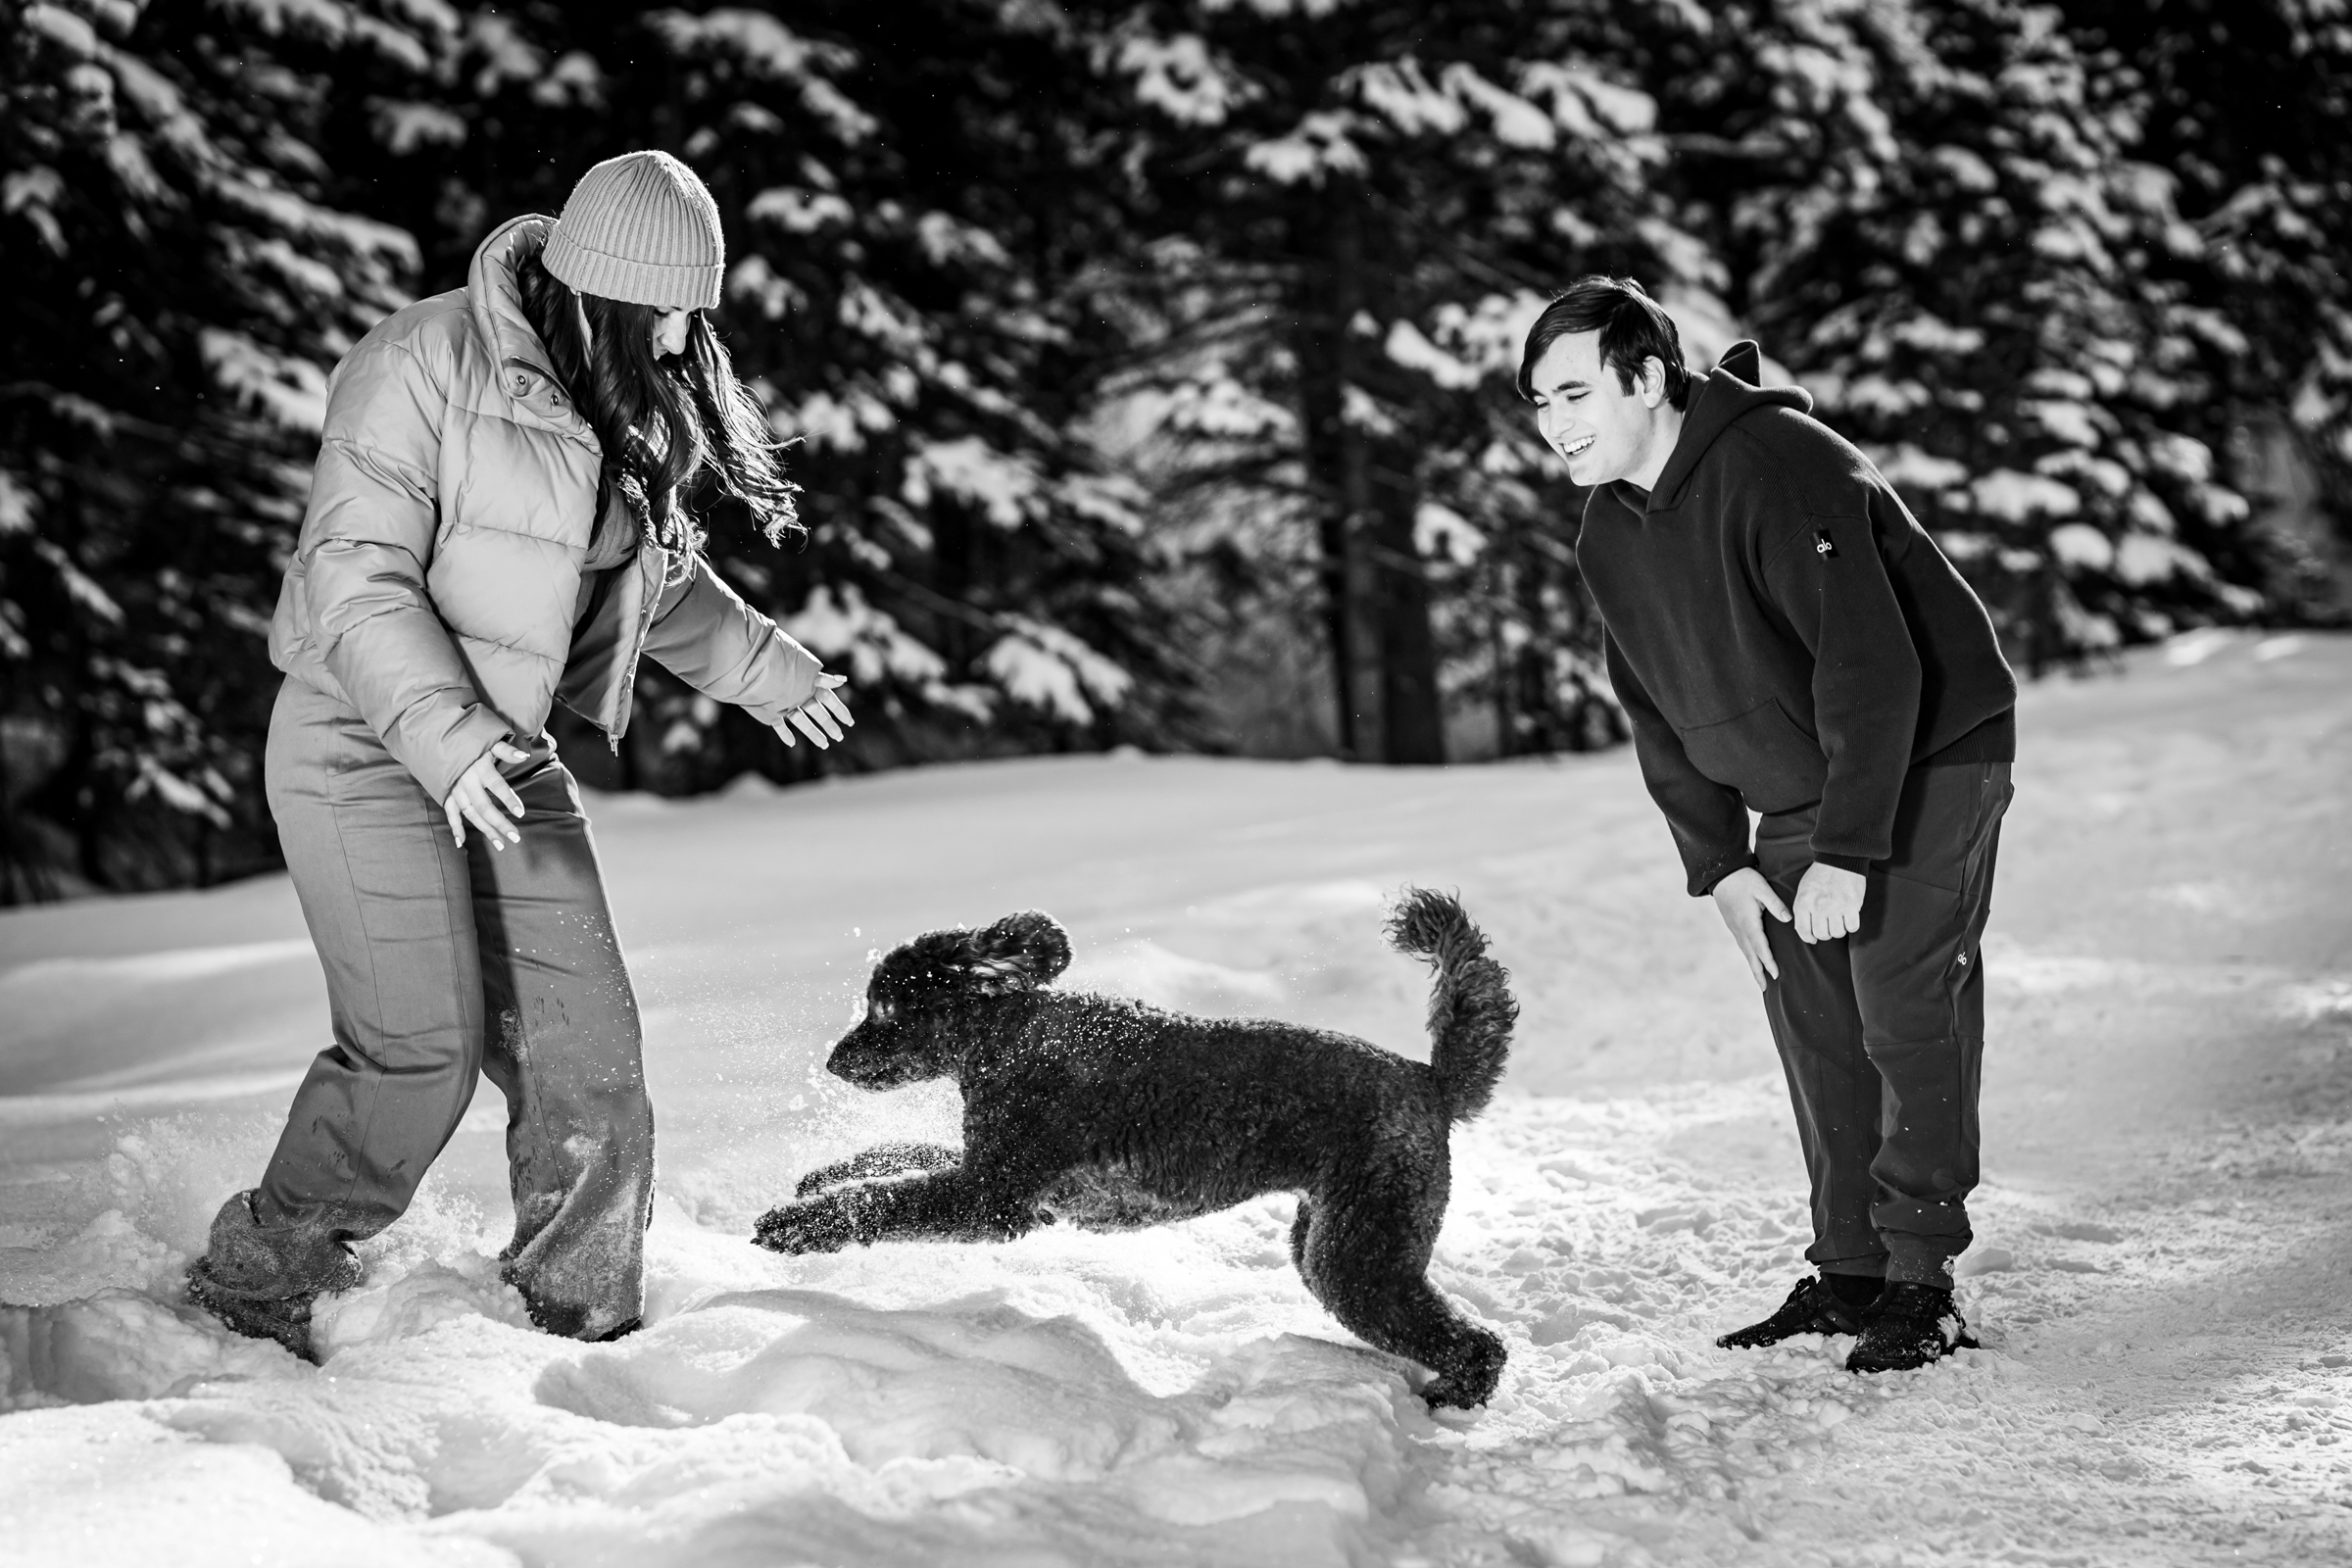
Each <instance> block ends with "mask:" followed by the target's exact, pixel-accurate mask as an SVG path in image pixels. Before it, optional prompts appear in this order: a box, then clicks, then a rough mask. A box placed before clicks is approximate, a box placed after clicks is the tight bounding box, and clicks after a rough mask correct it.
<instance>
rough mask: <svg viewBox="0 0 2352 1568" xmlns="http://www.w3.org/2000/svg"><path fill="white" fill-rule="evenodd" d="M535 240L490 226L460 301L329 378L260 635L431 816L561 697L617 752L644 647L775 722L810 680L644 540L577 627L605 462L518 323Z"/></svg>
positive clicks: (418, 319) (388, 329) (795, 660)
mask: <svg viewBox="0 0 2352 1568" xmlns="http://www.w3.org/2000/svg"><path fill="white" fill-rule="evenodd" d="M549 227H550V221H549V220H547V219H545V218H539V217H524V218H517V219H515V220H512V221H508V222H506V223H504V224H501V225H500V226H499V227H498V228H496V229H494V230H492V231H491V233H490V234H489V236H488V237H487V238H485V239H484V240H483V241H482V243H481V245H480V247H479V248H478V249H477V250H476V251H475V252H474V256H473V263H472V266H471V268H470V269H469V270H468V272H467V275H466V286H465V287H464V288H462V289H453V290H451V291H449V292H448V293H445V294H437V295H434V296H433V297H431V298H430V299H424V300H419V301H417V303H416V304H414V305H411V306H409V307H407V308H406V309H404V310H401V311H398V312H396V313H394V314H393V315H392V316H390V317H387V318H386V319H384V320H383V321H381V322H379V323H378V324H377V325H376V326H375V328H374V329H373V330H372V331H370V332H368V335H367V336H366V337H364V338H362V339H361V340H360V342H359V343H358V344H357V345H355V346H354V347H353V349H352V350H351V352H350V353H349V354H347V355H345V356H344V358H343V362H342V363H341V364H340V365H338V366H337V367H336V368H335V373H334V376H333V378H332V379H331V380H330V381H329V383H328V389H327V410H326V419H325V425H324V429H323V432H322V436H321V440H320V443H319V463H318V466H317V468H316V470H315V471H314V473H313V476H312V481H311V498H310V505H309V508H308V510H307V511H306V513H305V515H304V517H303V525H302V535H301V539H300V541H299V543H298V545H297V547H296V551H295V556H294V560H293V561H292V563H291V564H289V565H288V566H287V568H286V576H285V581H284V584H283V586H282V587H281V589H280V591H279V595H278V604H277V613H276V615H275V617H274V619H273V620H272V622H271V625H270V658H271V661H272V662H274V663H276V665H277V667H278V668H280V669H282V670H284V671H286V672H287V673H288V674H290V675H293V676H295V677H296V678H298V679H300V680H303V681H305V682H307V683H308V684H310V685H312V686H314V687H316V688H317V689H319V691H321V692H324V693H326V694H327V695H328V696H331V697H336V698H340V699H342V700H343V701H345V702H347V703H349V704H351V705H352V706H353V707H354V708H356V709H357V710H358V711H360V712H361V714H362V715H363V716H365V717H366V718H367V720H368V723H369V725H370V726H371V727H372V728H374V730H375V731H376V733H377V734H378V735H380V736H381V737H382V738H383V741H384V744H385V746H386V748H387V749H388V750H390V751H391V753H392V754H393V756H395V757H397V758H399V759H400V760H401V761H402V762H403V763H404V764H405V765H406V766H407V767H408V768H409V770H410V771H411V772H412V773H414V774H416V776H417V782H418V783H419V784H421V785H422V786H423V788H424V790H425V792H426V793H427V794H428V795H430V796H431V797H432V798H433V799H434V800H435V801H440V800H442V799H444V798H445V797H446V796H447V795H448V793H449V790H450V788H451V787H452V786H453V785H454V784H455V783H456V782H457V779H458V777H459V775H460V774H462V773H464V772H465V770H466V768H467V767H468V766H470V765H471V764H472V763H473V761H474V760H475V759H477V758H479V757H480V756H481V755H482V753H483V752H485V751H487V750H488V749H489V748H490V746H491V745H492V744H493V743H494V742H496V741H499V740H501V739H504V738H508V737H515V736H520V737H529V736H535V735H538V734H539V733H541V732H542V731H543V730H544V728H545V727H546V723H547V717H548V713H549V711H550V710H551V709H552V707H553V705H554V703H555V701H556V700H557V698H558V697H559V695H560V696H561V697H562V699H563V701H564V704H565V705H566V706H567V707H570V708H572V709H573V710H575V711H578V712H580V713H581V714H583V715H584V716H585V717H587V718H589V719H590V720H591V721H593V722H595V723H596V724H597V725H598V726H599V727H601V728H603V729H604V730H605V731H606V733H608V734H609V735H612V736H613V737H614V738H616V739H617V737H618V736H619V735H620V734H621V733H622V731H623V730H625V728H626V727H627V724H628V714H629V691H630V688H631V685H632V684H633V681H634V676H635V671H636V664H637V658H638V655H639V654H640V653H641V652H643V653H651V654H653V655H654V656H655V657H656V658H657V659H658V660H660V661H661V662H662V663H664V664H666V665H668V666H669V667H670V668H671V669H672V670H673V671H674V672H675V673H677V674H678V675H679V676H680V677H681V678H682V679H684V680H685V681H687V683H688V684H690V685H693V686H695V687H696V688H697V689H698V690H701V691H703V692H704V693H705V694H706V695H709V696H711V697H714V698H716V699H718V700H719V701H722V702H730V703H735V704H738V705H740V706H742V707H744V708H746V709H749V710H750V711H752V712H753V713H754V714H755V715H756V716H758V717H759V718H760V719H761V720H762V721H764V722H768V723H774V722H776V721H778V720H780V719H781V718H782V717H783V715H784V714H785V713H786V712H788V711H790V710H792V709H794V708H798V707H800V706H801V705H802V704H804V703H806V702H808V701H809V698H810V697H811V696H813V695H814V692H815V679H816V674H817V672H818V670H819V668H820V667H821V666H820V665H819V664H818V662H817V661H816V659H815V657H814V656H813V655H811V654H809V652H808V651H807V650H806V649H804V648H802V647H801V646H800V645H799V644H798V643H795V642H793V641H792V640H791V639H790V638H788V637H786V636H785V635H784V634H783V633H782V632H780V631H778V630H777V629H776V627H775V625H774V624H773V623H772V622H771V621H769V620H768V619H767V618H766V617H765V616H763V615H761V614H760V613H758V612H756V611H753V610H752V609H751V608H750V607H748V606H746V605H745V604H744V603H743V602H742V601H741V599H739V598H738V597H737V596H736V595H735V593H734V591H733V590H732V589H730V588H729V587H728V586H727V585H726V584H725V582H724V581H722V580H721V579H720V578H719V577H718V575H717V574H716V572H715V571H713V570H712V569H711V564H710V563H709V562H708V561H705V560H703V559H701V558H699V557H698V558H696V559H695V560H693V561H691V562H677V561H673V560H672V558H670V557H669V556H668V555H666V554H665V553H664V552H663V551H662V550H660V549H658V548H656V547H654V546H653V545H651V544H650V543H649V544H647V545H646V546H644V547H643V548H641V549H640V550H639V551H638V552H637V556H636V559H635V560H634V561H633V562H631V563H630V564H627V565H624V566H621V567H618V568H616V570H615V575H614V583H613V591H611V592H608V593H605V594H603V595H601V596H599V599H598V602H597V609H596V612H595V613H594V614H593V615H592V616H591V618H590V620H589V622H588V623H587V624H586V625H584V626H580V627H577V628H575V627H574V625H573V618H574V615H575V613H577V611H578V608H579V604H580V598H581V594H580V584H581V573H582V564H583V562H585V560H586V559H587V554H588V543H589V537H590V535H591V533H592V532H593V525H594V522H595V511H596V498H597V493H598V480H599V477H600V475H601V473H602V469H603V464H604V457H603V452H602V449H601V448H600V447H599V445H598V443H597V439H596V433H595V431H594V430H593V429H592V428H591V427H590V426H589V423H588V421H587V419H586V418H585V417H582V415H581V413H580V411H579V410H578V408H577V407H576V406H574V405H573V403H572V402H571V400H570V399H569V398H568V397H567V396H566V395H565V394H564V389H563V388H562V386H561V385H560V384H559V383H558V382H557V380H556V378H555V376H554V375H553V373H552V372H551V371H550V369H549V368H548V367H549V364H550V361H549V357H548V354H547V350H546V347H545V345H543V344H542V343H541V342H540V341H539V336H538V333H537V332H536V331H534V330H533V329H532V327H531V324H530V319H529V318H528V317H527V316H526V315H525V314H524V313H523V309H522V295H521V288H520V284H519V281H518V279H517V275H516V270H517V268H519V267H520V265H521V264H522V263H523V262H524V261H525V260H526V259H527V258H528V257H530V256H531V255H533V254H534V253H535V252H536V251H537V250H538V249H539V247H541V246H542V245H544V244H545V243H546V241H547V234H548V230H549ZM614 504H616V505H617V504H618V503H617V502H615V503H614Z"/></svg>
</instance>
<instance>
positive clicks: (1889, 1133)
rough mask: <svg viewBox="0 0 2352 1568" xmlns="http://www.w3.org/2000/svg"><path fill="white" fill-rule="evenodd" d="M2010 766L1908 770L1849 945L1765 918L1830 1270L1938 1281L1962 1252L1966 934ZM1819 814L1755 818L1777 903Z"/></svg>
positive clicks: (1968, 1168) (1968, 1043)
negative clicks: (1805, 935)
mask: <svg viewBox="0 0 2352 1568" xmlns="http://www.w3.org/2000/svg"><path fill="white" fill-rule="evenodd" d="M2012 793H2013V791H2012V788H2011V785H2010V782H2009V764H2008V763H2007V762H1985V761H1976V762H1955V763H1949V764H1944V765H1925V766H1917V767H1914V768H1912V769H1911V770H1910V772H1909V773H1907V774H1906V775H1904V778H1903V789H1902V796H1901V803H1900V805H1899V806H1898V807H1897V809H1896V813H1895V821H1894V853H1893V855H1892V856H1891V857H1889V858H1887V859H1885V860H1881V861H1875V862H1873V863H1872V865H1871V867H1870V870H1869V873H1868V875H1869V879H1870V883H1869V889H1868V891H1867V893H1866V894H1865V896H1864V899H1863V905H1862V925H1861V929H1860V930H1859V931H1857V932H1856V933H1855V934H1854V935H1852V936H1850V937H1844V938H1838V939H1836V940H1833V941H1828V942H1819V943H1813V944H1807V943H1805V942H1804V941H1802V940H1800V939H1799V938H1798V937H1797V935H1796V932H1795V928H1794V927H1792V926H1789V925H1786V924H1784V923H1782V922H1780V921H1778V920H1774V919H1771V918H1770V917H1767V918H1766V919H1765V921H1764V926H1765V930H1766V932H1767V933H1768V934H1769V936H1770V939H1771V942H1772V955H1773V959H1774V961H1775V962H1776V963H1778V964H1779V965H1780V970H1781V974H1780V978H1779V979H1778V980H1775V981H1773V982H1772V983H1771V984H1770V985H1769V986H1767V987H1766V988H1765V993H1764V1010H1765V1012H1766V1013H1767V1014H1768V1015H1769V1016H1770V1018H1771V1020H1772V1033H1773V1038H1774V1040H1775V1041H1776V1043H1777V1044H1778V1045H1779V1046H1780V1051H1781V1063H1782V1065H1783V1067H1784V1068H1786V1069H1787V1071H1788V1074H1789V1096H1790V1098H1791V1099H1792V1100H1793V1101H1794V1102H1795V1103H1796V1125H1797V1133H1798V1136H1799V1138H1800V1139H1801V1140H1802V1142H1803V1144H1804V1150H1805V1168H1806V1170H1807V1172H1808V1173H1809V1174H1810V1175H1811V1177H1812V1181H1813V1245H1812V1247H1811V1248H1809V1249H1807V1250H1806V1252H1805V1256H1806V1257H1808V1258H1810V1259H1811V1260H1812V1261H1813V1262H1814V1264H1815V1265H1817V1266H1818V1267H1819V1268H1821V1269H1822V1270H1823V1271H1824V1272H1826V1273H1831V1274H1862V1275H1870V1276H1878V1275H1884V1276H1885V1277H1886V1278H1887V1279H1888V1280H1893V1281H1908V1282H1911V1283H1915V1284H1921V1285H1935V1286H1939V1287H1946V1288H1948V1287H1949V1286H1950V1284H1951V1260H1952V1258H1953V1257H1955V1256H1956V1255H1958V1254H1959V1253H1960V1252H1961V1251H1963V1250H1965V1249H1966V1248H1967V1247H1968V1244H1969V1239H1970V1232H1969V1227H1968V1208H1967V1201H1968V1195H1969V1193H1970V1191H1971V1190H1972V1189H1974V1188H1975V1186H1976V1184H1977V1096H1978V1088H1979V1084H1980V1069H1981V1064H1982V1061H1983V1058H1984V1051H1985V973H1984V969H1985V966H1984V962H1983V960H1982V957H1981V956H1980V955H1979V952H1978V944H1979V942H1980V941H1981V940H1982V938H1983V936H1984V934H1985V916H1986V914H1987V913H1988V912H1989V911H1990V909H1991V905H1992V872H1993V859H1994V854H1995V851H1996V849H1997V848H1998V846H1999V843H2000V833H2001V814H2002V812H2003V811H2004V810H2006V809H2007V808H2008V805H2009V800H2010V797H2011V795H2012ZM1813 817H1814V809H1813V808H1812V807H1804V808H1800V809H1796V810H1793V811H1782V812H1776V813H1774V814H1772V815H1768V816H1765V817H1763V818H1762V819H1761V821H1759V823H1758V824H1757V827H1756V862H1757V868H1758V869H1759V870H1761V871H1762V872H1763V873H1764V876H1765V878H1766V879H1767V880H1768V881H1770V882H1771V883H1772V886H1773V891H1775V892H1776V893H1778V894H1779V895H1780V896H1781V898H1782V900H1783V902H1785V903H1790V904H1793V903H1794V902H1795V899H1796V886H1797V883H1798V881H1799V880H1800V879H1801V878H1802V877H1803V876H1804V874H1805V868H1806V867H1807V866H1809V865H1811V864H1812V863H1813V852H1812V849H1811V844H1812V837H1813Z"/></svg>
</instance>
